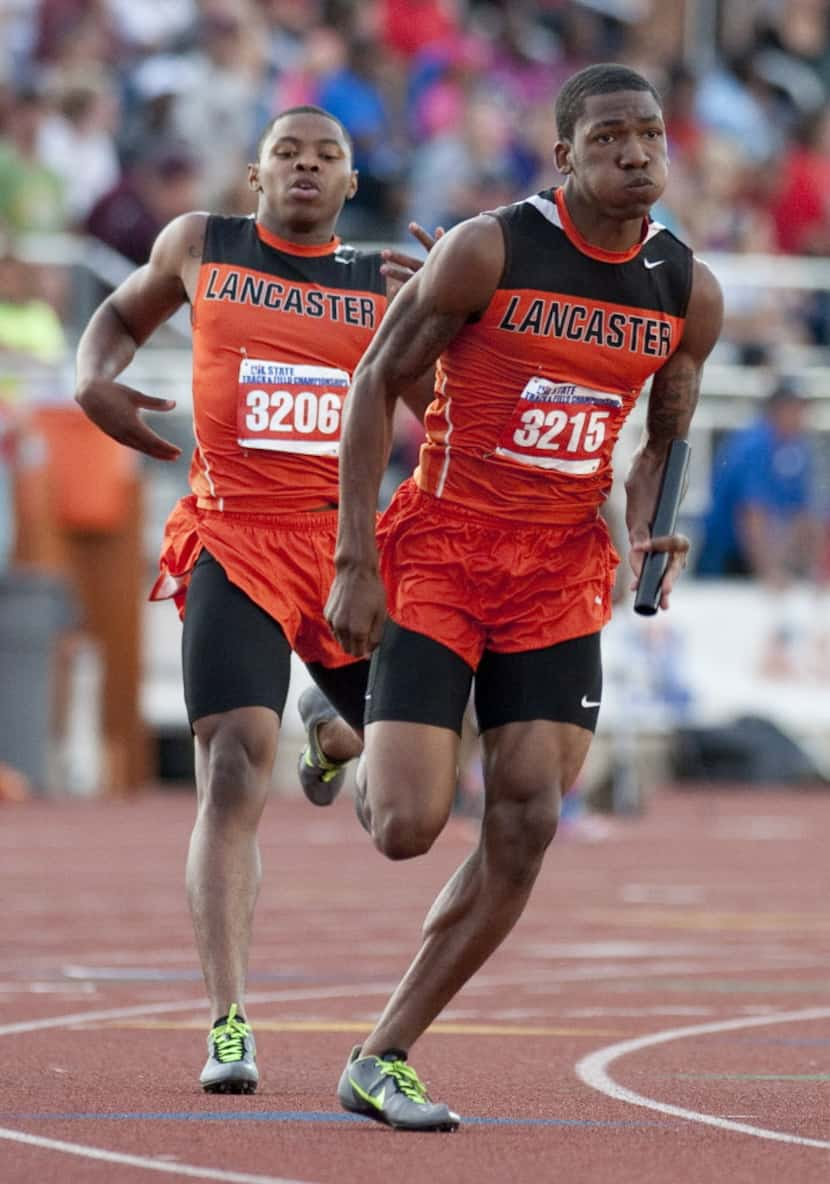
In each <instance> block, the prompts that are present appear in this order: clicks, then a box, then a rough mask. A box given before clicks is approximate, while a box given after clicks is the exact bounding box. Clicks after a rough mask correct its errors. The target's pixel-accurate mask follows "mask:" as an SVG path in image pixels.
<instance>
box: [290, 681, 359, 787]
mask: <svg viewBox="0 0 830 1184" xmlns="http://www.w3.org/2000/svg"><path fill="white" fill-rule="evenodd" d="M297 710H298V711H299V713H300V719H301V720H302V721H303V726H304V728H305V730H306V743H305V747H304V748H303V750H302V752H301V753H300V758H299V761H298V762H297V772H298V774H299V777H300V785H302V787H303V793H304V794H305V796H306V797H307V798H308V800H309V801H310V802H312V803H313V805H315V806H330V805H331V803H332V802H333V801H334V799H335V798H336V797H337V795H338V794H339V793H340V790H341V789H342V788H343V782H344V781H345V779H346V766H347V765H348V763H349V762H348V761H330V760H329V758H328V757H327V756H326V754H325V753H324V752H323V750H322V748H321V747H320V743H319V741H318V739H317V729H318V728H319V727H320V725H321V724H325V723H328V721H329V720H330V719H336V718H337V712H336V711H335V709H334V708H333V707H332V705H331V703H329V701H328V699H327V698H326V696H325V695H324V694H323V692H322V691H321V690H320V688H319V687H318V686H317V685H316V684H312V685H311V686H310V687H307V688H306V689H305V690H304V691H303V693H302V694H301V695H300V697H299V699H298V700H297Z"/></svg>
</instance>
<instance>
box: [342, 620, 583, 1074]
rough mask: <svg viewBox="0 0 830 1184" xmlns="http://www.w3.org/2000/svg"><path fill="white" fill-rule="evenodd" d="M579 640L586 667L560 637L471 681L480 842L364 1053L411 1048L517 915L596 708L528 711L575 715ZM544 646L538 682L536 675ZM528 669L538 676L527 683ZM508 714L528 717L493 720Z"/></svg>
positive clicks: (485, 664)
mask: <svg viewBox="0 0 830 1184" xmlns="http://www.w3.org/2000/svg"><path fill="white" fill-rule="evenodd" d="M584 640H585V643H586V644H584V645H582V646H581V647H579V646H578V647H576V649H574V648H573V647H572V643H565V646H567V647H569V648H568V650H567V655H566V657H567V659H568V660H570V661H574V660H579V661H582V662H583V663H584V669H582V670H575V669H573V668H571V667H570V666H569V665H568V661H563V660H562V647H556V646H554V647H550V649H549V650H547V651H539V652H538V655H537V656H534V657H531V658H530V659H529V663H528V662H526V661H525V659H527V658H528V655H521V654H517V655H498V656H497V659H498V660H497V661H495V662H494V663H493V664H492V668H491V663H490V662H489V661H488V657H489V656H488V655H485V658H484V659H483V661H482V663H481V665H480V667H479V671H478V675H477V685H476V703H477V707H478V713H479V722H480V726H481V728H482V741H483V748H484V779H485V807H484V817H483V819H482V823H481V833H480V837H479V842H478V845H477V847H476V849H475V850H474V851H473V853H472V854H471V855H470V856H469V858H468V859H467V860H466V861H465V862H464V863H463V864H462V866H461V867H460V868H459V869H458V871H457V872H456V873H455V874H454V875H453V876H452V878H451V879H450V881H449V882H448V883H447V885H446V886H445V887H444V889H443V890H442V892H441V893H440V894H439V896H438V898H437V899H436V901H435V903H434V904H433V906H432V908H431V909H430V911H429V914H428V915H427V918H426V921H425V923H424V929H423V937H422V943H421V947H420V949H419V951H418V953H417V955H416V956H415V959H414V961H413V962H412V964H411V965H410V967H409V969H408V971H407V972H406V974H405V976H404V978H403V979H402V981H401V983H400V984H399V986H398V987H397V989H396V990H395V992H394V994H393V995H392V998H391V999H390V1000H389V1002H388V1004H387V1006H386V1008H385V1009H384V1012H383V1015H382V1016H381V1018H380V1020H379V1021H378V1023H377V1025H376V1027H375V1029H374V1031H373V1032H372V1033H371V1035H370V1036H369V1038H368V1039H367V1040H366V1041H365V1042H364V1044H363V1049H362V1053H363V1055H370V1054H373V1055H376V1056H377V1055H381V1054H382V1053H383V1052H384V1051H386V1050H388V1049H403V1050H408V1049H409V1048H411V1046H412V1044H413V1043H414V1042H415V1041H416V1040H417V1039H418V1037H419V1036H420V1035H421V1034H422V1033H423V1032H424V1031H425V1030H426V1028H427V1027H428V1026H429V1024H430V1023H431V1022H432V1021H433V1020H434V1019H435V1017H436V1016H437V1015H438V1014H439V1012H440V1011H441V1010H442V1009H443V1008H444V1007H445V1006H446V1004H447V1003H448V1002H449V1001H450V999H452V998H453V996H454V995H455V994H456V993H457V992H458V991H459V990H460V989H461V987H462V986H463V985H464V984H465V983H466V982H467V981H468V980H469V979H470V977H471V976H472V975H473V974H474V973H475V972H476V971H477V970H478V969H479V967H481V966H482V965H483V963H484V962H485V961H486V960H487V958H488V957H489V956H490V954H492V952H493V951H494V950H495V949H496V948H497V947H498V946H499V945H500V944H501V942H502V941H503V940H504V938H505V937H506V936H507V934H508V933H509V932H510V930H511V929H512V928H513V926H514V925H515V923H516V921H517V920H518V918H519V916H520V915H521V913H522V911H523V909H524V907H525V904H526V903H527V899H528V897H529V895H530V892H531V889H532V887H533V884H534V882H535V880H536V877H537V875H538V873H539V869H540V868H541V865H542V859H543V857H544V853H545V851H546V849H547V847H548V845H549V844H550V842H551V840H552V839H553V837H554V834H555V833H556V826H557V821H558V817H559V804H560V800H561V796H562V794H564V793H565V792H567V790H568V789H570V787H571V786H572V784H573V782H574V781H575V779H576V776H577V774H578V772H579V770H580V768H581V766H582V763H583V761H584V759H585V756H586V754H587V752H588V748H589V746H590V742H591V738H592V728H593V726H594V724H595V720H596V712H595V711H593V712H592V714H591V717H590V719H589V720H586V724H587V726H583V725H582V724H581V723H572V722H559V721H552V720H549V719H545V718H532V717H533V716H534V715H537V714H538V715H543V714H551V715H563V716H566V717H570V718H572V719H573V718H576V719H579V718H580V717H579V715H578V714H577V711H578V706H577V707H576V708H574V709H573V710H571V707H570V697H571V696H572V695H573V690H572V689H571V688H572V687H575V688H578V690H577V695H578V693H579V691H580V690H581V688H582V686H583V685H587V686H588V688H589V689H591V688H596V687H598V686H599V685H600V683H601V671H600V667H599V639H598V637H595V638H593V639H590V640H589V639H584ZM557 651H559V652H558V653H557ZM545 655H548V659H547V664H548V671H547V678H546V680H545V681H544V682H543V681H541V680H540V679H539V678H538V675H539V674H540V673H541V672H542V671H544V657H545ZM540 659H541V660H540ZM531 673H532V674H533V675H534V677H535V679H536V685H535V686H531V685H529V676H530V674H531ZM557 675H558V680H557ZM557 687H558V689H557ZM592 694H595V695H597V696H598V691H594V690H592ZM577 703H578V700H577ZM511 714H518V715H520V716H524V715H527V716H530V717H531V718H528V719H519V720H517V721H513V722H508V723H501V722H499V721H500V719H502V718H504V717H508V718H509V716H510V715H511ZM404 726H405V725H398V727H404ZM369 743H370V741H369V737H368V734H367V746H368V745H369ZM371 793H374V786H373V783H372V771H371V769H370V794H371ZM372 800H374V799H372Z"/></svg>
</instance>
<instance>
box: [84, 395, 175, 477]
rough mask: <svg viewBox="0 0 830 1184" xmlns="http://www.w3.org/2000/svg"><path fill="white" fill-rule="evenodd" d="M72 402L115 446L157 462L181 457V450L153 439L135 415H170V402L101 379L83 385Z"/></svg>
mask: <svg viewBox="0 0 830 1184" xmlns="http://www.w3.org/2000/svg"><path fill="white" fill-rule="evenodd" d="M75 398H76V400H77V402H78V403H80V405H81V407H82V408H83V409H84V411H85V412H86V414H87V416H88V417H89V419H91V420H92V422H93V423H94V424H96V425H97V426H98V427H99V428H100V429H101V431H102V432H106V433H107V435H108V436H112V438H113V440H117V441H118V443H119V444H126V446H127V447H128V448H135V449H136V451H137V452H144V453H146V455H147V456H154V457H155V458H156V459H157V460H176V459H177V457H179V456H181V451H182V450H181V448H177V447H176V445H175V444H171V443H170V441H169V440H165V439H164V437H163V436H159V435H157V434H156V433H155V432H154V431H153V429H152V428H150V427H148V426H147V424H146V423H145V422H144V420H143V419H142V418H141V416H140V415H139V413H138V412H139V408H140V407H144V408H146V409H147V410H148V411H172V410H173V408H174V407H175V406H176V404H175V402H174V401H173V400H172V399H158V398H156V397H155V396H154V395H144V394H142V393H141V391H137V390H134V389H133V388H132V387H131V386H125V385H124V383H123V382H110V381H109V380H107V379H103V378H101V379H96V380H94V381H92V382H87V383H85V384H84V385H83V386H82V387H80V388H79V389H78V391H77V393H76V395H75Z"/></svg>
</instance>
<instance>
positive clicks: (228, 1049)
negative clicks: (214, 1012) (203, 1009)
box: [210, 1003, 251, 1065]
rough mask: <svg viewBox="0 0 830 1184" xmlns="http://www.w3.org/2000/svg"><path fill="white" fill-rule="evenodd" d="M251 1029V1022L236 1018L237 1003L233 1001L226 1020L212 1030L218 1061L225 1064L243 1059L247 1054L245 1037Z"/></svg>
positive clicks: (211, 1034)
mask: <svg viewBox="0 0 830 1184" xmlns="http://www.w3.org/2000/svg"><path fill="white" fill-rule="evenodd" d="M250 1031H251V1027H250V1024H244V1023H243V1022H242V1020H238V1019H237V1018H236V1004H235V1003H233V1004H232V1005H231V1009H230V1011H229V1012H228V1018H227V1019H226V1020H225V1022H224V1023H223V1024H219V1025H218V1026H217V1027H215V1028H211V1031H210V1036H211V1039H212V1041H213V1046H214V1049H215V1050H216V1059H217V1061H220V1062H221V1063H222V1064H223V1065H227V1064H228V1063H229V1062H230V1061H241V1060H242V1058H243V1057H244V1055H245V1037H246V1036H248V1035H249V1034H250Z"/></svg>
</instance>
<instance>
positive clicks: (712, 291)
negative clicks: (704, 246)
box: [691, 255, 723, 308]
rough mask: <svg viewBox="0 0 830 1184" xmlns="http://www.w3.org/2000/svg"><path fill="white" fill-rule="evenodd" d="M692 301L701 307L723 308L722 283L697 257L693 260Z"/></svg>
mask: <svg viewBox="0 0 830 1184" xmlns="http://www.w3.org/2000/svg"><path fill="white" fill-rule="evenodd" d="M691 298H692V300H694V301H696V302H697V304H699V305H706V304H710V305H713V306H716V307H718V308H722V306H723V292H722V290H721V286H720V283H719V281H718V279H717V277H716V275H715V273H714V272H713V271H712V269H711V267H709V265H708V264H706V263H704V262H703V260H702V259H698V257H697V255H694V256H693V258H692V297H691Z"/></svg>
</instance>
